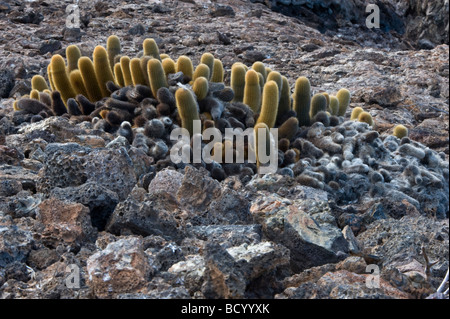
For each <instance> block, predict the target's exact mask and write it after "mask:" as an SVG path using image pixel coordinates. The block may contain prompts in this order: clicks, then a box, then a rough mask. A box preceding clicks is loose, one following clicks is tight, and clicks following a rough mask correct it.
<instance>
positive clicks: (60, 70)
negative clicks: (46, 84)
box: [51, 54, 76, 103]
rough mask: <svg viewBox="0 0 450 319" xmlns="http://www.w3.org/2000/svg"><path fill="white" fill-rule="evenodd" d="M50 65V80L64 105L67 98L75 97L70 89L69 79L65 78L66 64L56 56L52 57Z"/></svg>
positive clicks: (60, 57)
mask: <svg viewBox="0 0 450 319" xmlns="http://www.w3.org/2000/svg"><path fill="white" fill-rule="evenodd" d="M51 64H52V78H53V82H54V84H55V87H56V90H58V91H59V92H60V93H61V99H62V100H63V102H64V103H66V102H67V100H68V99H69V98H71V97H75V96H76V93H75V90H74V89H73V88H72V85H71V84H70V80H69V77H68V76H67V72H66V63H65V62H64V59H63V57H62V56H60V55H59V54H56V55H54V56H53V57H52V60H51Z"/></svg>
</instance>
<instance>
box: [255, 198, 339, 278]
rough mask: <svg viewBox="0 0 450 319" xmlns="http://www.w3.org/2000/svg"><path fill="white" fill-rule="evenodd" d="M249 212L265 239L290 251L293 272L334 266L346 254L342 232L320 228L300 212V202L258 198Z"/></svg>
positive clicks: (327, 225) (331, 228) (330, 227)
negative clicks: (340, 256)
mask: <svg viewBox="0 0 450 319" xmlns="http://www.w3.org/2000/svg"><path fill="white" fill-rule="evenodd" d="M308 206H309V205H308ZM309 207H311V206H309ZM250 211H251V213H252V214H253V216H254V218H255V220H256V221H258V223H261V224H262V226H263V232H264V235H265V236H267V238H269V239H270V240H272V241H274V242H276V243H279V244H281V245H284V246H285V247H287V248H289V249H290V250H291V260H290V263H291V267H292V269H293V270H294V271H295V272H298V271H301V270H304V269H306V268H310V267H313V266H317V265H323V264H325V263H332V262H337V261H338V260H339V258H338V255H337V253H338V252H347V251H348V243H347V241H346V240H345V238H344V236H343V235H342V233H341V231H340V230H339V229H338V228H337V227H336V226H333V225H331V224H328V223H323V224H319V223H318V222H317V221H316V220H315V219H314V218H312V217H311V216H310V215H309V214H308V213H307V212H306V211H304V210H303V209H302V208H301V200H298V201H297V202H292V201H290V200H287V199H284V198H282V197H280V196H277V195H267V194H264V195H263V194H261V195H260V196H259V197H257V198H256V199H255V200H253V202H252V207H251V208H250Z"/></svg>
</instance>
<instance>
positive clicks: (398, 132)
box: [393, 124, 408, 139]
mask: <svg viewBox="0 0 450 319" xmlns="http://www.w3.org/2000/svg"><path fill="white" fill-rule="evenodd" d="M393 135H394V136H395V137H397V138H399V139H402V138H404V137H406V136H408V128H406V126H404V125H401V124H398V125H397V126H395V127H394V132H393Z"/></svg>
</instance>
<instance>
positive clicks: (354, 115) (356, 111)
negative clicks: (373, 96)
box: [350, 106, 364, 120]
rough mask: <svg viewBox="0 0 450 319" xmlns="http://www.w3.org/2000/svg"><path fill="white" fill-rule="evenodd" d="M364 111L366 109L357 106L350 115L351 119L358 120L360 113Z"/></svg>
mask: <svg viewBox="0 0 450 319" xmlns="http://www.w3.org/2000/svg"><path fill="white" fill-rule="evenodd" d="M362 112H364V109H363V108H362V107H359V106H358V107H355V108H354V109H353V110H352V114H351V115H350V120H357V119H358V117H359V115H360V114H361V113H362Z"/></svg>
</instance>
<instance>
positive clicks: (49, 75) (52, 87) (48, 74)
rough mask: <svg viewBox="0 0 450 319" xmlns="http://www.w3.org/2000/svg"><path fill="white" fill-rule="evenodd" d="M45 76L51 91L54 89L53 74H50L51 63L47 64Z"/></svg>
mask: <svg viewBox="0 0 450 319" xmlns="http://www.w3.org/2000/svg"><path fill="white" fill-rule="evenodd" d="M47 77H48V83H50V88H51V89H52V91H55V90H56V88H55V83H54V82H53V76H52V64H51V63H49V64H48V66H47Z"/></svg>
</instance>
